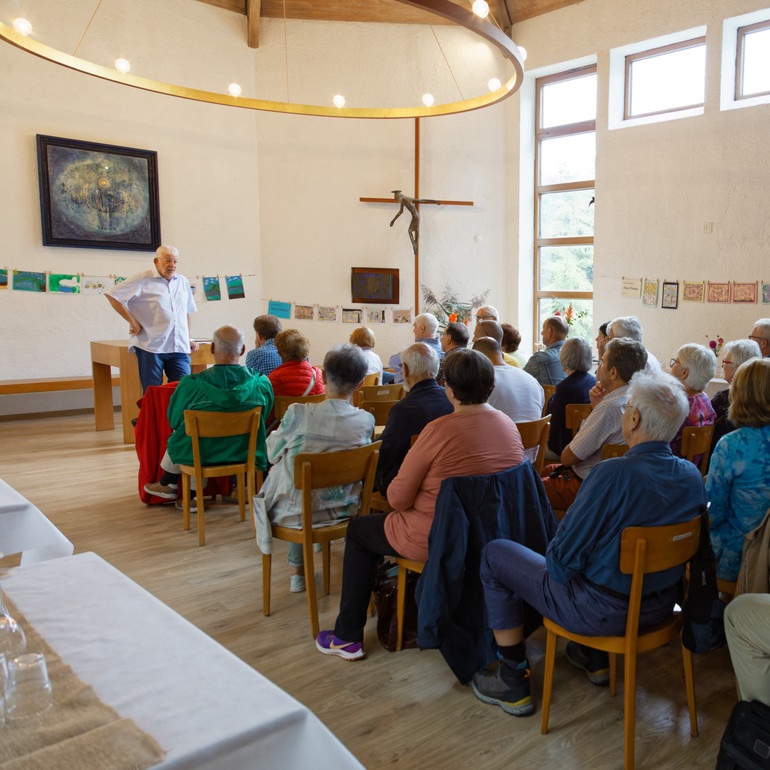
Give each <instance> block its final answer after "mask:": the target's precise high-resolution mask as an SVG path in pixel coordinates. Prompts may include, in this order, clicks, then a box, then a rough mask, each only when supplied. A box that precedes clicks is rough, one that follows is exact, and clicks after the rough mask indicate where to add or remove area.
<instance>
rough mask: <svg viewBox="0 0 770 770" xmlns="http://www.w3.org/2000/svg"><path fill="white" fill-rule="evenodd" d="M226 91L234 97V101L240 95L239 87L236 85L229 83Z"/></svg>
mask: <svg viewBox="0 0 770 770" xmlns="http://www.w3.org/2000/svg"><path fill="white" fill-rule="evenodd" d="M227 91H228V93H229V94H230V96H234V97H235V98H236V99H237V98H238V97H239V96H240V95H241V87H240V86H239V85H238V84H237V83H230V85H229V86H227Z"/></svg>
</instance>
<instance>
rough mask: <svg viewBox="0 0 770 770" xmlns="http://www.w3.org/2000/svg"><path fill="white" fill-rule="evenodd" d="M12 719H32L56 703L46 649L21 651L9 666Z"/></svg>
mask: <svg viewBox="0 0 770 770" xmlns="http://www.w3.org/2000/svg"><path fill="white" fill-rule="evenodd" d="M7 690H8V692H7V694H6V698H5V705H6V712H7V718H8V719H12V720H15V719H29V718H30V717H34V716H37V715H38V714H42V713H43V712H44V711H48V709H49V708H51V706H53V697H52V695H51V680H50V679H49V678H48V667H47V666H46V664H45V655H43V653H42V652H28V653H25V654H24V655H17V656H16V657H15V658H14V659H13V660H12V661H11V662H10V664H9V666H8V688H7Z"/></svg>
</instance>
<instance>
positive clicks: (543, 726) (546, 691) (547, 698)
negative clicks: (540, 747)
mask: <svg viewBox="0 0 770 770" xmlns="http://www.w3.org/2000/svg"><path fill="white" fill-rule="evenodd" d="M557 638H558V637H557V636H556V634H554V633H553V632H552V631H549V632H548V635H547V636H546V639H545V670H544V672H543V706H542V714H541V717H540V734H541V735H545V734H546V733H547V732H548V714H549V712H550V710H551V689H552V688H553V667H554V664H555V663H556V640H557Z"/></svg>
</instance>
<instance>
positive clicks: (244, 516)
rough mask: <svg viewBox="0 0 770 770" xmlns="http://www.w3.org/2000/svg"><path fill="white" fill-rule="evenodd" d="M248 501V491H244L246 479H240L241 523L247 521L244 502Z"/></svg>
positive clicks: (239, 505) (239, 504)
mask: <svg viewBox="0 0 770 770" xmlns="http://www.w3.org/2000/svg"><path fill="white" fill-rule="evenodd" d="M245 500H246V490H245V489H244V479H243V478H239V479H238V510H239V512H240V514H241V518H240V521H245V520H246V508H245V506H244V502H245Z"/></svg>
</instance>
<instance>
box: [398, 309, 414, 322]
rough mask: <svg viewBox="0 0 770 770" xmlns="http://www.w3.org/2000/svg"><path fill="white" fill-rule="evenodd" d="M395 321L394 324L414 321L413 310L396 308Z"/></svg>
mask: <svg viewBox="0 0 770 770" xmlns="http://www.w3.org/2000/svg"><path fill="white" fill-rule="evenodd" d="M393 323H394V324H410V323H412V311H411V310H394V311H393Z"/></svg>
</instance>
